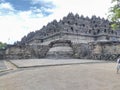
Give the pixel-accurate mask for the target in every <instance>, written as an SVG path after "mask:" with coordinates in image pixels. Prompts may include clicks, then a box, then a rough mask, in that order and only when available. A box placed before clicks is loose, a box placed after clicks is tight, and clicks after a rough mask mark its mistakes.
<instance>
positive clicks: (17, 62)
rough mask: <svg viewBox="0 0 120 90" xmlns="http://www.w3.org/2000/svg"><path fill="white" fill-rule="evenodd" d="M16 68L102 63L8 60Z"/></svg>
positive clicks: (58, 60)
mask: <svg viewBox="0 0 120 90" xmlns="http://www.w3.org/2000/svg"><path fill="white" fill-rule="evenodd" d="M10 62H11V63H12V64H14V65H15V66H16V67H18V68H27V67H42V66H58V65H70V64H84V63H103V62H106V61H102V60H84V59H57V60H56V59H24V60H10Z"/></svg>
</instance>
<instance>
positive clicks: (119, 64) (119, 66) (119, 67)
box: [117, 58, 120, 73]
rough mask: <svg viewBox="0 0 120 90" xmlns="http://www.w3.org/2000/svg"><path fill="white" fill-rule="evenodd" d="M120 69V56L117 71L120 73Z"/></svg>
mask: <svg viewBox="0 0 120 90" xmlns="http://www.w3.org/2000/svg"><path fill="white" fill-rule="evenodd" d="M119 69H120V58H118V59H117V73H119Z"/></svg>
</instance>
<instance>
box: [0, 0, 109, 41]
mask: <svg viewBox="0 0 120 90" xmlns="http://www.w3.org/2000/svg"><path fill="white" fill-rule="evenodd" d="M110 6H111V0H0V41H2V42H7V43H14V42H15V41H19V40H20V39H21V38H22V37H23V36H24V35H27V34H28V33H29V32H31V31H35V30H39V29H40V28H42V26H43V25H46V24H47V23H48V22H51V21H52V20H54V19H56V20H60V19H62V18H63V17H64V16H66V15H67V14H68V13H69V12H73V13H74V14H76V13H78V14H79V15H82V14H83V15H84V16H89V17H91V16H92V15H96V16H100V17H104V18H107V15H106V14H107V13H108V9H109V7H110Z"/></svg>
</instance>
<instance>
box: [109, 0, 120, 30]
mask: <svg viewBox="0 0 120 90" xmlns="http://www.w3.org/2000/svg"><path fill="white" fill-rule="evenodd" d="M112 4H113V6H112V7H111V8H110V10H109V16H108V17H109V18H110V20H111V21H112V22H113V23H112V25H111V26H112V28H113V29H117V28H120V0H112Z"/></svg>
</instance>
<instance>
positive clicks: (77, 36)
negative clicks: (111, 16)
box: [3, 13, 120, 60]
mask: <svg viewBox="0 0 120 90" xmlns="http://www.w3.org/2000/svg"><path fill="white" fill-rule="evenodd" d="M118 56H120V30H112V28H111V22H110V21H109V20H106V19H104V18H100V17H96V16H92V17H91V18H89V17H84V16H79V15H78V14H76V15H74V14H73V13H69V14H68V15H67V16H66V17H63V19H62V20H60V21H56V20H53V21H52V22H50V23H48V24H47V25H46V26H43V27H42V28H41V29H40V30H37V31H35V32H30V33H29V34H28V35H27V36H24V37H23V38H22V39H21V41H19V42H17V43H15V44H14V45H10V46H9V47H7V48H6V49H5V51H4V55H3V58H4V59H24V58H26V59H29V58H57V59H59V58H68V59H69V58H80V59H81V58H82V59H99V60H115V59H116V58H117V57H118Z"/></svg>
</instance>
